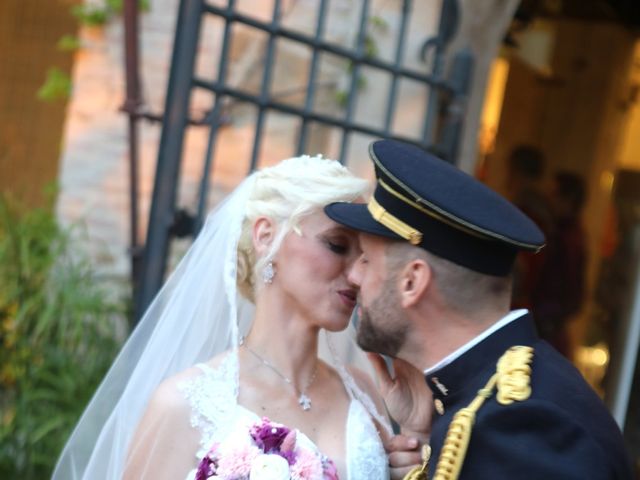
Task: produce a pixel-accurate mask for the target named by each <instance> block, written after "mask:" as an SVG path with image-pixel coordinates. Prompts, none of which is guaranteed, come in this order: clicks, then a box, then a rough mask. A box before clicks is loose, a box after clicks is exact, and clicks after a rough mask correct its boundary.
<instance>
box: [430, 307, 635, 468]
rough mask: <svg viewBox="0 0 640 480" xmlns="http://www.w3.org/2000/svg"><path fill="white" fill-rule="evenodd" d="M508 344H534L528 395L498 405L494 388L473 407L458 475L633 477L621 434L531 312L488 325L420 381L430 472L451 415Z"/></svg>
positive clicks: (480, 385)
mask: <svg viewBox="0 0 640 480" xmlns="http://www.w3.org/2000/svg"><path fill="white" fill-rule="evenodd" d="M514 345H523V346H531V347H533V349H534V352H533V360H532V363H531V370H532V371H531V378H530V386H531V395H530V397H529V398H528V399H526V400H522V401H515V402H513V403H511V404H509V405H502V404H500V403H498V401H497V400H496V395H495V392H494V393H493V395H491V396H490V397H489V398H488V399H487V400H486V401H485V402H484V404H483V405H482V406H481V407H480V408H479V410H478V412H477V414H476V419H475V423H474V425H473V430H472V433H471V439H470V441H469V445H468V449H467V453H466V458H465V461H464V464H463V466H462V470H461V472H460V476H459V478H460V479H484V478H486V479H492V480H496V479H580V480H584V479H625V480H626V479H632V478H633V476H632V473H631V467H630V462H629V460H628V457H627V454H626V451H625V447H624V445H623V440H622V435H621V433H620V430H619V429H618V426H617V425H616V423H615V422H614V420H613V418H612V417H611V415H610V414H609V413H608V411H607V410H606V408H605V406H604V404H603V403H602V401H601V400H600V398H599V397H598V396H597V395H596V393H595V392H594V391H593V390H592V389H591V387H590V386H589V385H588V384H587V383H586V382H585V381H584V380H583V378H582V376H581V375H580V373H579V372H578V371H577V370H576V369H575V368H574V367H573V365H571V363H570V362H568V361H567V360H566V359H565V358H564V357H562V356H561V355H560V354H558V353H557V352H556V351H555V350H554V349H553V348H552V347H551V346H550V345H549V344H548V343H546V342H544V341H542V340H540V339H539V338H538V336H537V334H536V331H535V327H534V324H533V319H532V318H531V316H530V315H525V316H523V317H520V318H518V319H516V320H514V321H513V322H511V323H509V324H507V325H506V326H504V327H502V328H501V329H500V330H498V331H496V332H494V333H493V334H492V335H490V336H489V337H488V338H486V339H484V340H483V341H481V342H480V343H479V344H477V345H475V346H474V347H473V348H472V349H471V350H469V351H467V352H466V353H464V354H463V355H462V356H461V357H459V358H457V359H456V360H454V361H453V362H452V363H451V364H449V365H447V366H445V367H443V368H441V369H439V370H438V371H436V372H432V373H430V374H429V375H428V376H427V383H428V385H429V387H430V388H431V390H432V391H433V395H434V402H435V403H439V402H442V403H441V404H440V405H436V407H438V408H437V409H438V410H440V412H443V413H435V414H434V415H435V418H434V423H433V428H432V434H431V442H430V443H431V447H432V455H431V462H430V468H429V478H431V476H432V475H433V473H434V472H435V468H436V463H437V461H438V458H439V457H440V453H441V450H442V446H443V442H444V441H445V436H446V434H447V430H448V427H449V424H450V422H451V420H452V417H453V415H454V414H455V413H456V412H457V411H458V410H460V409H461V408H463V407H467V406H468V405H469V404H470V403H471V402H472V401H473V400H474V398H475V397H476V395H477V393H478V390H479V389H481V388H483V387H484V386H485V384H486V383H487V381H488V380H489V379H490V378H491V376H492V375H493V374H494V373H495V371H496V363H497V362H498V359H499V358H500V357H501V356H502V354H503V353H504V352H505V351H506V350H507V349H509V348H510V347H511V346H514Z"/></svg>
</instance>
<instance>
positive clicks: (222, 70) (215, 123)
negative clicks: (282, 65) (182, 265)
mask: <svg viewBox="0 0 640 480" xmlns="http://www.w3.org/2000/svg"><path fill="white" fill-rule="evenodd" d="M234 8H235V0H229V3H228V4H227V13H228V14H229V15H230V14H231V13H233V9H234ZM230 43H231V20H230V19H228V18H227V19H225V24H224V33H223V38H222V46H221V48H220V60H219V62H218V83H219V84H220V85H224V84H225V83H226V79H227V66H228V64H229V44H230ZM223 100H224V96H223V95H221V94H219V93H216V99H215V102H214V106H213V111H212V112H211V127H210V130H209V138H208V140H207V152H206V154H205V157H204V167H203V169H202V177H201V179H200V191H199V195H198V212H197V214H196V222H195V230H196V231H195V232H194V233H197V232H199V231H200V229H201V228H202V224H203V221H204V214H205V210H206V208H207V199H208V198H209V180H210V178H209V177H210V176H211V165H212V162H213V157H214V154H215V145H216V140H217V138H218V128H219V127H220V116H221V114H222V105H223Z"/></svg>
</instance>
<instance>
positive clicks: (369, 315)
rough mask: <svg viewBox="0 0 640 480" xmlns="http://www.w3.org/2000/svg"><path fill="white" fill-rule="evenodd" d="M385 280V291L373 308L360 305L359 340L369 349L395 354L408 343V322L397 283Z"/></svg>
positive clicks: (373, 304) (368, 350)
mask: <svg viewBox="0 0 640 480" xmlns="http://www.w3.org/2000/svg"><path fill="white" fill-rule="evenodd" d="M385 283H387V285H385V288H383V289H382V292H383V293H382V295H381V296H379V297H378V298H376V299H375V300H374V301H373V303H372V304H371V306H370V307H369V308H365V307H364V306H362V305H360V312H361V313H360V319H359V322H358V332H357V336H356V341H357V342H358V345H359V346H360V348H362V349H363V350H365V351H367V352H377V353H382V354H384V355H389V356H391V357H395V356H396V355H397V354H398V352H399V351H400V349H401V348H402V346H403V345H404V343H405V339H406V337H407V331H408V323H407V322H406V321H405V318H404V316H403V315H402V311H401V310H400V306H399V305H398V301H397V300H396V296H395V290H393V288H394V285H393V283H392V282H385Z"/></svg>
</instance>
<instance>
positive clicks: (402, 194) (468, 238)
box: [325, 140, 544, 276]
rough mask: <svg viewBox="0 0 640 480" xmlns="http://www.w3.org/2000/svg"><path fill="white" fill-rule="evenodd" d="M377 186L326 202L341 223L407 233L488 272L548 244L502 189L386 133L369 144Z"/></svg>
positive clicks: (501, 271)
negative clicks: (363, 196) (356, 197)
mask: <svg viewBox="0 0 640 480" xmlns="http://www.w3.org/2000/svg"><path fill="white" fill-rule="evenodd" d="M369 154H370V156H371V159H372V160H373V163H374V167H375V172H376V179H377V183H376V189H375V191H374V194H373V196H372V197H371V199H370V200H369V203H368V204H366V205H363V204H347V203H334V204H331V205H329V206H327V207H326V208H325V212H326V213H327V215H328V216H329V217H331V218H332V219H333V220H335V221H336V222H338V223H341V224H343V225H346V226H348V227H351V228H354V229H356V230H360V231H363V232H366V233H370V234H373V235H380V236H383V237H387V238H392V239H398V240H406V241H409V242H410V243H412V244H414V245H417V246H420V247H422V248H424V249H425V250H427V251H429V252H431V253H433V254H435V255H438V256H440V257H442V258H445V259H447V260H450V261H452V262H454V263H457V264H459V265H462V266H464V267H467V268H469V269H471V270H475V271H478V272H480V273H485V274H488V275H499V276H502V275H506V274H508V273H509V272H510V270H511V267H512V265H513V261H514V259H515V256H516V254H517V252H518V251H520V250H528V251H538V250H539V249H540V248H542V247H543V246H544V235H543V234H542V232H541V231H540V229H539V228H538V227H537V226H536V225H535V223H533V221H532V220H531V219H529V218H528V217H527V216H526V215H524V214H523V213H522V212H521V211H520V210H518V209H517V208H516V207H515V206H514V205H513V204H511V203H510V202H508V201H507V200H506V199H504V198H503V197H502V196H500V195H499V194H498V193H496V192H494V191H493V190H491V189H490V188H488V187H487V186H486V185H484V184H482V183H481V182H479V181H478V180H476V179H475V178H473V177H472V176H470V175H468V174H466V173H464V172H463V171H461V170H459V169H458V168H456V167H455V166H453V165H451V164H449V163H447V162H445V161H443V160H441V159H439V158H437V157H436V156H434V155H432V154H430V153H428V152H426V151H424V150H422V149H420V148H418V147H415V146H413V145H409V144H405V143H402V142H398V141H395V140H378V141H376V142H373V143H372V144H371V145H370V147H369Z"/></svg>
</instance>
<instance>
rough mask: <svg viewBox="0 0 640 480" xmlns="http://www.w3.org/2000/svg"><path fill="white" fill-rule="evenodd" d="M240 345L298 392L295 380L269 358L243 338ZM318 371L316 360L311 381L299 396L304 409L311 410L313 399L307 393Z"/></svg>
mask: <svg viewBox="0 0 640 480" xmlns="http://www.w3.org/2000/svg"><path fill="white" fill-rule="evenodd" d="M240 345H244V347H245V348H246V349H247V350H248V351H249V353H251V354H252V355H253V356H254V357H256V358H257V359H258V360H259V361H260V362H261V363H262V364H263V365H264V366H265V367H267V368H269V369H271V370H272V371H273V373H275V374H276V375H278V376H279V377H280V378H281V379H282V380H284V381H285V382H287V383H288V384H289V385H291V387H293V389H294V390H295V391H296V393H298V389H297V388H296V386H295V385H294V384H293V382H292V381H291V380H290V379H289V378H287V377H285V376H284V375H283V374H282V373H281V372H280V371H279V370H278V369H277V368H276V367H274V366H273V364H271V363H270V362H269V361H268V360H266V359H264V358H262V356H260V355H259V354H258V353H257V352H254V351H253V350H252V349H251V348H250V347H249V345H247V344H246V343H244V339H241V341H240ZM316 373H318V362H316V366H315V368H314V369H313V373H312V374H311V377H309V381H308V382H307V384H306V385H305V386H304V388H303V389H302V390H301V391H300V395H299V396H298V405H300V406H301V407H302V409H303V410H304V411H305V412H306V411H308V410H311V399H310V398H309V395H307V390H309V387H310V386H311V384H312V383H313V381H314V380H315V379H316Z"/></svg>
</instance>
